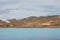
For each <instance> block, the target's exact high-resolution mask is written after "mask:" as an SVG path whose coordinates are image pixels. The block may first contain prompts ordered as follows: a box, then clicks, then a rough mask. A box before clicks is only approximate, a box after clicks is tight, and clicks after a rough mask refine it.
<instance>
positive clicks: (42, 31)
mask: <svg viewBox="0 0 60 40" xmlns="http://www.w3.org/2000/svg"><path fill="white" fill-rule="evenodd" d="M39 38H40V39H43V38H44V39H60V28H0V40H10V39H11V40H13V39H14V40H17V39H18V40H20V39H39Z"/></svg>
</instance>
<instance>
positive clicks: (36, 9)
mask: <svg viewBox="0 0 60 40" xmlns="http://www.w3.org/2000/svg"><path fill="white" fill-rule="evenodd" d="M59 4H60V0H0V15H3V16H5V17H4V18H13V17H15V18H19V17H20V18H24V17H28V16H41V15H59V14H60V5H59ZM6 15H7V16H8V17H7V16H6Z"/></svg>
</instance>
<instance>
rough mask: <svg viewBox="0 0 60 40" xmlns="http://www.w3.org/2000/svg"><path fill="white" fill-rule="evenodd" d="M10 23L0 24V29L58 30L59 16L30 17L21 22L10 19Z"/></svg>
mask: <svg viewBox="0 0 60 40" xmlns="http://www.w3.org/2000/svg"><path fill="white" fill-rule="evenodd" d="M8 21H10V23H6V22H1V21H0V27H13V28H60V15H53V16H40V17H35V16H31V17H28V18H24V19H21V20H16V19H10V20H8Z"/></svg>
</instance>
